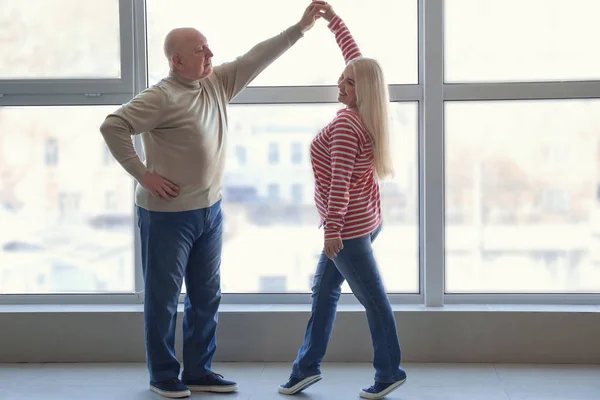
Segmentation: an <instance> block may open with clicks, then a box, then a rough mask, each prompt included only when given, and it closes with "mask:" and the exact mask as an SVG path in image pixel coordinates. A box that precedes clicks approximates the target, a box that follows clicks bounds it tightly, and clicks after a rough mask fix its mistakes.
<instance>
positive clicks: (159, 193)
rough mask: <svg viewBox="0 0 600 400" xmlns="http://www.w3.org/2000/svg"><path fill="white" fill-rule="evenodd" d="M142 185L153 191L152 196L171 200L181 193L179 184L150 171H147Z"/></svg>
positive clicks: (141, 182)
mask: <svg viewBox="0 0 600 400" xmlns="http://www.w3.org/2000/svg"><path fill="white" fill-rule="evenodd" d="M140 185H142V186H143V187H144V188H145V189H146V190H147V191H149V192H150V193H152V196H154V197H158V198H160V199H163V200H171V199H173V198H175V197H177V196H178V195H179V186H177V185H176V184H174V183H173V182H171V181H169V180H167V179H165V178H163V177H162V176H160V175H156V174H153V173H152V172H150V171H148V172H146V174H145V175H144V177H143V178H142V180H141V181H140Z"/></svg>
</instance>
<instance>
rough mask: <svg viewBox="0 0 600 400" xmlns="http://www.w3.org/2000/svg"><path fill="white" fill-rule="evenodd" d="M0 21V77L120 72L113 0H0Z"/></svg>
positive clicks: (91, 75) (114, 74) (109, 75)
mask: <svg viewBox="0 0 600 400" xmlns="http://www.w3.org/2000/svg"><path fill="white" fill-rule="evenodd" d="M0 26H2V33H1V34H0V79H8V78H10V79H23V78H26V79H30V78H36V79H37V78H120V77H121V62H120V60H121V57H120V53H119V50H120V46H119V1H118V0H102V1H81V0H50V1H48V0H27V1H22V0H2V13H0Z"/></svg>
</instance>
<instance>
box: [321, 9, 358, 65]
mask: <svg viewBox="0 0 600 400" xmlns="http://www.w3.org/2000/svg"><path fill="white" fill-rule="evenodd" d="M327 27H328V28H329V29H330V30H331V32H333V33H334V34H335V41H336V42H337V44H338V46H339V47H340V49H341V50H342V54H343V55H344V61H346V64H347V63H348V62H349V61H351V60H354V59H355V58H358V57H361V56H362V54H361V52H360V49H359V48H358V44H356V41H355V40H354V38H353V37H352V35H351V34H350V30H348V27H347V26H346V24H344V21H342V19H341V18H340V17H339V15H336V16H335V17H333V18H332V19H331V22H330V23H329V24H328V25H327Z"/></svg>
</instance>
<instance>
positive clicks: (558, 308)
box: [0, 304, 600, 314]
mask: <svg viewBox="0 0 600 400" xmlns="http://www.w3.org/2000/svg"><path fill="white" fill-rule="evenodd" d="M392 309H393V310H394V311H395V312H518V313H525V312H532V313H539V312H560V313H567V312H574V313H600V306H595V305H558V304H554V305H552V304H550V305H543V304H449V305H445V306H443V307H426V306H424V305H415V304H407V305H398V304H396V305H392ZM143 310H144V306H143V305H142V304H5V305H0V314H19V313H23V314H25V313H61V314H62V313H142V312H143ZM177 310H178V312H179V313H181V312H183V304H179V307H178V309H177ZM309 311H310V304H222V305H221V308H220V313H266V312H273V313H280V312H284V313H294V312H309ZM363 311H364V308H363V307H362V306H361V305H359V304H341V305H339V306H338V312H341V313H351V312H363Z"/></svg>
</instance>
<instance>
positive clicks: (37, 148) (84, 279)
mask: <svg viewBox="0 0 600 400" xmlns="http://www.w3.org/2000/svg"><path fill="white" fill-rule="evenodd" d="M115 108H116V106H102V107H97V106H90V107H3V108H0V294H7V293H12V294H37V293H41V294H54V293H81V292H85V293H105V292H133V291H134V253H133V252H134V243H133V240H134V239H133V226H134V225H133V204H132V196H133V180H132V179H130V178H129V176H128V175H127V174H126V173H125V172H123V170H122V168H121V167H120V165H119V164H118V163H117V162H116V161H114V159H113V158H112V156H111V155H110V153H108V152H107V151H106V150H105V145H104V141H103V138H102V135H100V132H99V131H98V127H99V126H100V124H101V122H102V121H103V120H104V118H105V117H106V115H107V114H108V113H110V112H111V111H113V110H114V109H115Z"/></svg>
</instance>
